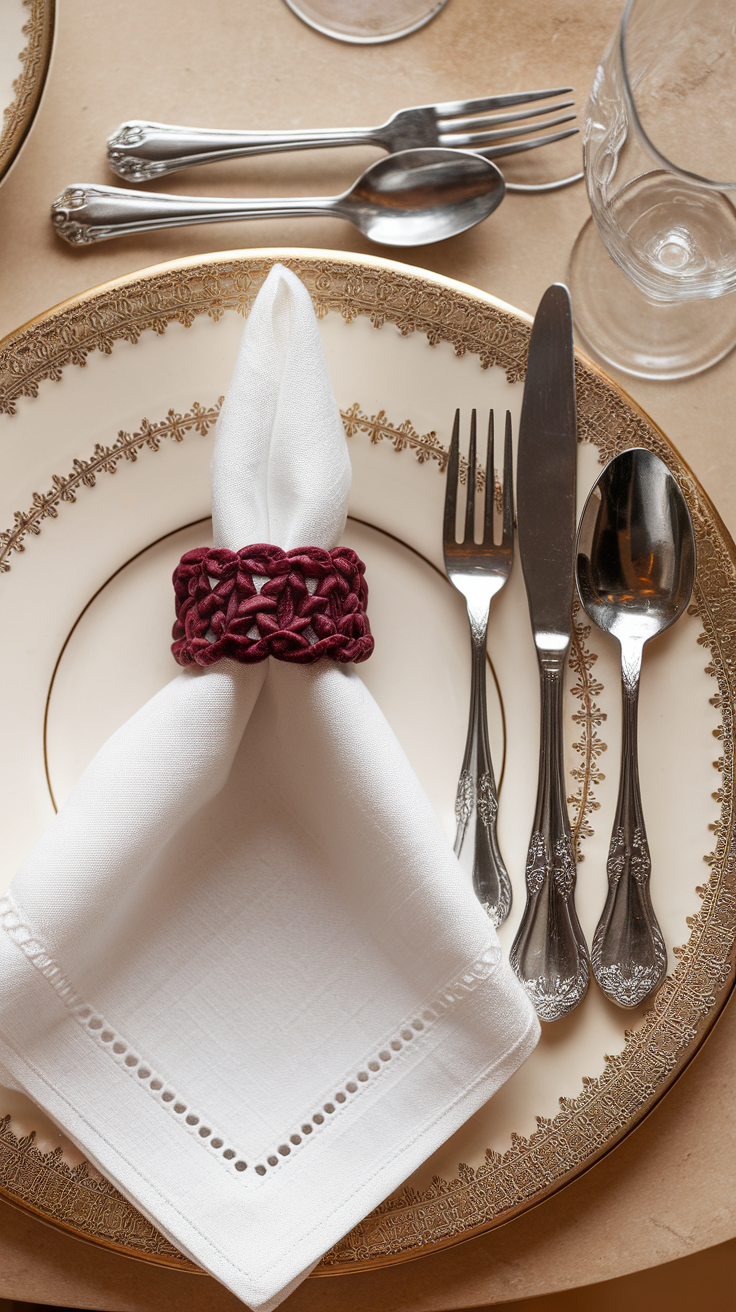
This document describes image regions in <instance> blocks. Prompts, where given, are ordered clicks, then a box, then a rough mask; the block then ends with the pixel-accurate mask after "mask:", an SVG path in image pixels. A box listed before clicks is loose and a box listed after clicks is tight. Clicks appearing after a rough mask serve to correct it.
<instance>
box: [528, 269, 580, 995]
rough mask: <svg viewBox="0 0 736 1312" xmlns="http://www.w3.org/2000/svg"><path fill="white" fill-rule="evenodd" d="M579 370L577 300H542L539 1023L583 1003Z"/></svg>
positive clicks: (534, 571)
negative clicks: (574, 749)
mask: <svg viewBox="0 0 736 1312" xmlns="http://www.w3.org/2000/svg"><path fill="white" fill-rule="evenodd" d="M576 464H577V435H576V424H575V370H574V356H573V338H572V307H571V304H570V293H569V291H568V290H567V287H565V286H563V285H562V284H561V283H555V284H553V286H552V287H548V288H547V291H546V292H545V293H544V296H543V297H542V300H541V301H540V304H539V308H538V310H537V315H536V318H535V320H534V325H533V327H532V333H531V339H530V341H529V361H528V366H527V375H526V382H525V384H524V399H523V402H522V408H521V422H520V425H519V454H518V458H517V492H516V507H517V518H518V528H519V556H520V558H521V565H522V569H523V572H524V581H525V583H526V592H527V598H528V601H529V617H530V620H531V626H532V633H533V635H534V643H535V646H536V649H537V662H538V665H539V680H540V690H541V728H540V743H539V781H538V785H537V803H536V809H535V812H534V824H533V827H532V836H531V842H530V844H529V854H528V857H527V863H526V906H525V908H524V914H523V916H522V919H521V924H520V926H519V930H518V933H517V935H516V938H515V939H514V943H513V946H512V948H511V954H510V960H511V965H512V967H513V969H514V970H515V972H516V974H517V975H518V977H519V979H520V980H521V982H522V984H523V985H524V988H525V989H526V991H527V993H528V995H529V997H530V998H531V1000H532V1002H533V1004H534V1007H535V1009H536V1011H537V1015H538V1016H539V1017H540V1019H541V1020H547V1021H552V1020H559V1018H560V1017H561V1016H565V1015H566V1014H567V1013H568V1012H569V1011H572V1010H573V1008H574V1007H577V1005H578V1003H579V1002H580V1001H581V1000H582V998H583V997H584V996H585V992H586V989H587V987H588V979H589V976H590V963H589V957H588V949H587V946H586V943H585V939H584V937H583V932H582V930H581V928H580V924H579V921H578V918H577V914H576V911H575V857H574V853H573V846H572V835H571V832H570V821H569V819H568V814H567V801H566V788H565V767H564V760H563V741H564V739H563V715H562V706H563V684H564V677H565V668H566V665H567V657H568V653H569V650H570V638H571V631H572V620H571V607H572V599H573V587H574V547H575V470H576Z"/></svg>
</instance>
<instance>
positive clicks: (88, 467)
mask: <svg viewBox="0 0 736 1312" xmlns="http://www.w3.org/2000/svg"><path fill="white" fill-rule="evenodd" d="M223 399H224V398H223V397H220V399H219V401H218V402H217V403H216V404H215V405H213V406H210V407H209V408H205V407H204V406H201V405H199V403H198V402H197V401H195V403H194V405H193V406H192V408H191V410H189V411H187V413H186V414H184V415H180V414H178V413H177V411H176V410H169V412H168V414H167V416H166V418H165V419H163V420H161V421H160V422H159V423H151V422H150V421H149V420H148V419H142V420H141V426H140V428H139V429H138V431H137V432H135V433H125V432H123V431H122V430H121V431H120V432H119V433H118V436H117V440H116V441H115V442H113V443H112V445H111V446H103V445H102V444H101V443H99V442H98V443H97V444H96V446H95V448H94V451H93V452H92V455H91V456H90V458H89V459H88V460H75V461H74V465H73V468H72V470H71V471H70V473H68V474H66V475H62V474H54V475H53V476H52V479H51V487H50V488H49V490H48V492H34V494H33V504H32V506H31V507H30V509H29V510H16V511H15V514H14V515H13V527H12V528H8V529H5V530H4V531H3V532H0V574H6V573H7V572H8V570H9V569H10V559H9V558H10V556H11V554H12V553H13V552H15V551H19V552H20V551H25V549H26V547H25V542H26V538H27V537H28V535H29V534H32V535H34V536H38V534H39V533H40V532H41V524H42V523H43V521H44V520H45V519H56V517H57V515H58V513H59V506H60V505H62V504H63V502H65V501H68V502H73V501H76V499H77V493H78V491H79V490H80V488H82V487H94V485H95V483H96V481H97V477H98V475H99V474H114V473H115V470H116V469H117V467H118V465H119V463H120V461H121V460H130V461H135V460H137V459H138V456H139V454H140V452H141V451H143V450H144V449H145V448H148V450H149V451H158V449H159V447H160V446H161V443H162V441H164V440H165V439H166V438H171V439H172V440H173V441H174V442H182V441H183V440H184V437H185V435H186V434H187V433H191V432H196V433H201V434H202V435H204V434H205V433H208V432H209V430H210V428H211V427H212V425H213V424H214V423H216V422H217V416H218V415H219V413H220V406H221V405H222V402H223Z"/></svg>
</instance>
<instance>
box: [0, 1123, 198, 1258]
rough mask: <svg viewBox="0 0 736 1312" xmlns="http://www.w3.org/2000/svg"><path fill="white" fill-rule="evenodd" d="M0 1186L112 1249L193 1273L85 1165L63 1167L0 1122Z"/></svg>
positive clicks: (31, 1138)
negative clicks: (134, 1251)
mask: <svg viewBox="0 0 736 1312" xmlns="http://www.w3.org/2000/svg"><path fill="white" fill-rule="evenodd" d="M0 1180H2V1182H3V1187H4V1188H5V1190H6V1191H7V1192H9V1193H12V1196H13V1198H14V1199H15V1200H16V1201H18V1202H23V1203H26V1204H27V1205H28V1206H30V1207H32V1208H33V1209H34V1211H38V1212H40V1213H41V1214H42V1215H47V1214H49V1213H51V1215H52V1216H53V1218H54V1220H55V1221H57V1222H59V1223H60V1224H64V1223H66V1224H67V1225H68V1226H69V1227H70V1228H72V1229H74V1230H80V1229H81V1230H83V1231H84V1232H85V1233H87V1234H94V1235H96V1236H97V1237H98V1239H99V1240H100V1241H101V1242H102V1243H107V1244H110V1245H111V1246H113V1247H116V1248H117V1247H121V1246H122V1247H126V1248H138V1249H140V1251H141V1252H145V1253H151V1254H155V1255H156V1257H157V1258H158V1260H159V1261H162V1262H166V1263H167V1264H169V1265H171V1266H179V1267H180V1266H184V1267H187V1268H189V1269H190V1270H193V1271H195V1270H197V1268H196V1267H195V1266H194V1264H193V1263H192V1262H190V1261H189V1259H188V1258H186V1257H184V1256H182V1254H181V1253H180V1252H179V1250H178V1249H177V1248H175V1247H174V1245H173V1244H172V1243H170V1242H169V1240H168V1239H165V1238H164V1236H163V1235H162V1234H159V1232H158V1230H157V1229H156V1227H155V1226H154V1225H152V1224H151V1222H150V1221H147V1220H146V1218H145V1217H144V1216H141V1214H140V1213H139V1212H136V1211H135V1210H134V1209H133V1208H132V1207H131V1205H130V1203H129V1202H128V1200H127V1199H126V1198H123V1195H122V1194H120V1193H118V1191H117V1189H116V1188H115V1187H114V1185H111V1184H110V1182H109V1181H108V1180H105V1179H104V1178H103V1177H102V1176H101V1175H99V1174H98V1172H97V1171H96V1170H95V1169H94V1167H90V1166H89V1165H88V1164H87V1162H80V1163H79V1164H78V1165H77V1166H69V1164H68V1163H67V1162H65V1161H64V1158H63V1153H62V1149H61V1148H52V1149H51V1150H50V1151H49V1152H46V1153H45V1152H42V1151H41V1149H40V1148H38V1147H37V1145H36V1136H35V1134H34V1133H32V1134H27V1135H24V1136H22V1137H18V1136H17V1135H15V1134H14V1133H13V1131H12V1130H11V1128H10V1117H9V1116H3V1117H0Z"/></svg>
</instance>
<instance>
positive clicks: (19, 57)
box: [0, 0, 55, 181]
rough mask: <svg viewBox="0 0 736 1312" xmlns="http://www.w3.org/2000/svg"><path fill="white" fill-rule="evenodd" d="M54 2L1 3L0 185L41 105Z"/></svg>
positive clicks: (15, 0) (22, 0) (5, 0)
mask: <svg viewBox="0 0 736 1312" xmlns="http://www.w3.org/2000/svg"><path fill="white" fill-rule="evenodd" d="M54 8H55V3H54V0H0V113H1V114H2V119H0V181H1V180H2V179H3V178H4V177H5V174H6V173H7V172H8V169H9V168H10V166H11V164H12V163H13V162H14V160H15V158H16V156H17V154H18V151H19V150H20V148H21V146H22V145H23V142H24V141H25V139H26V137H27V135H28V133H29V131H30V128H31V124H32V122H33V119H34V117H35V114H36V110H37V109H38V106H39V104H40V101H41V95H42V92H43V88H44V84H45V82H46V74H47V73H48V69H49V63H50V60H51V47H52V44H53V38H54Z"/></svg>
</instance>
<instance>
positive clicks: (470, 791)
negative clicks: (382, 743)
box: [455, 603, 511, 925]
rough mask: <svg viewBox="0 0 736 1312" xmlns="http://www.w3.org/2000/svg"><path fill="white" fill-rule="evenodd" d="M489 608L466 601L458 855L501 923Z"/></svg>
mask: <svg viewBox="0 0 736 1312" xmlns="http://www.w3.org/2000/svg"><path fill="white" fill-rule="evenodd" d="M489 612H490V603H489V605H488V607H487V608H486V611H485V623H483V620H482V618H481V617H479V616H477V615H475V614H474V613H473V611H472V610H471V607H470V604H468V619H469V620H470V634H471V646H472V656H471V662H472V663H471V676H470V678H471V683H470V715H469V718H468V736H467V740H466V743H465V754H464V756H463V763H462V768H461V771H460V779H459V782H458V789H457V799H456V802H455V816H456V819H457V834H456V837H455V855H456V856H457V857H458V859H459V861H460V864H461V865H462V866H463V868H464V869H466V870H469V871H471V872H472V876H473V888H474V889H475V893H476V896H477V897H478V900H479V901H480V903H481V905H482V906H483V908H484V910H485V911H486V913H487V914H488V916H489V917H490V919H491V920H492V921H493V923H494V925H500V924H501V922H502V921H504V920H505V919H506V917H507V915H508V914H509V911H510V909H511V881H510V879H509V876H508V873H507V871H506V867H505V865H504V863H503V858H502V856H501V853H500V851H499V847H498V838H497V835H496V816H497V813H498V797H497V794H496V780H495V778H494V774H493V765H492V764H491V748H490V744H489V741H488V716H487V708H486V633H487V629H488V616H489Z"/></svg>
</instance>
